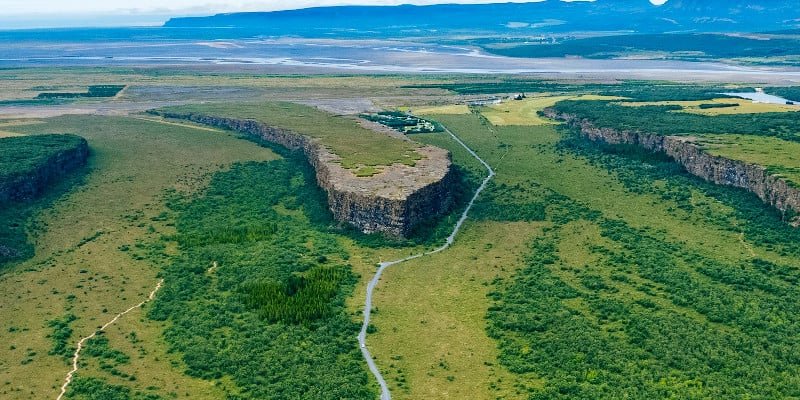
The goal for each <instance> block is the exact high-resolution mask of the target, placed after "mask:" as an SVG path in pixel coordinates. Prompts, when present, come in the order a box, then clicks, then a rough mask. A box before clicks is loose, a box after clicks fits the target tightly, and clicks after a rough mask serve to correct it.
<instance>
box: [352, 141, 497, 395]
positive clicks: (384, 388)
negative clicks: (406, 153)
mask: <svg viewBox="0 0 800 400" xmlns="http://www.w3.org/2000/svg"><path fill="white" fill-rule="evenodd" d="M442 127H443V128H444V131H445V132H447V134H448V135H450V136H451V137H452V138H453V140H455V141H456V142H457V143H458V144H460V145H461V146H463V147H464V148H465V149H466V150H467V151H468V152H469V154H471V155H472V156H473V157H475V159H476V160H478V161H480V163H481V164H483V166H484V167H486V170H487V171H488V175H487V176H486V178H485V179H484V180H483V182H481V185H480V186H478V190H476V191H475V194H474V195H473V196H472V199H470V201H469V204H467V208H465V209H464V212H463V213H461V218H459V220H458V222H456V225H455V226H454V227H453V232H451V233H450V236H448V237H447V240H446V241H445V243H444V244H443V245H442V246H441V247H439V248H437V249H435V250H431V251H429V252H426V253H419V254H415V255H413V256H409V257H406V258H402V259H400V260H394V261H385V262H382V263H380V264H378V266H379V268H378V271H377V272H375V276H374V277H373V278H372V280H371V281H369V283H368V284H367V297H366V302H365V304H364V323H363V324H362V325H361V332H359V334H358V344H359V347H361V354H363V355H364V359H365V360H366V361H367V365H369V370H370V371H372V375H374V376H375V379H377V380H378V383H379V384H380V385H381V400H391V398H392V395H391V393H390V392H389V386H388V385H387V384H386V380H384V379H383V376H381V372H380V371H379V370H378V366H377V365H375V361H374V360H373V359H372V355H371V354H370V352H369V349H367V327H368V326H369V318H370V314H371V313H372V292H373V291H374V290H375V287H376V286H378V281H379V280H380V279H381V274H383V271H385V270H386V268H389V267H391V266H392V265H395V264H400V263H403V262H406V261H409V260H413V259H415V258H420V257H424V256H427V255H431V254H435V253H438V252H440V251H443V250H445V249H447V248H448V247H450V245H451V244H453V241H454V240H455V237H456V234H457V233H458V231H459V230H460V229H461V225H462V224H463V223H464V221H465V220H466V219H467V215H468V214H469V210H470V209H471V208H472V205H473V204H474V203H475V199H477V198H478V195H480V194H481V192H482V191H483V189H485V188H486V184H487V183H489V180H491V179H492V177H494V170H493V169H492V167H491V166H489V164H487V163H486V161H483V159H481V158H480V157H478V154H476V153H475V152H474V151H473V150H472V149H470V148H469V146H467V145H466V144H465V143H464V142H462V141H461V139H459V138H458V137H457V136H456V135H454V134H453V132H451V131H450V130H449V129H447V128H446V127H444V126H442Z"/></svg>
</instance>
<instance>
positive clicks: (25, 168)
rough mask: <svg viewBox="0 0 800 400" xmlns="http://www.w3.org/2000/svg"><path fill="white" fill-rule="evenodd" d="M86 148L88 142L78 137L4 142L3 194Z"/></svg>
mask: <svg viewBox="0 0 800 400" xmlns="http://www.w3.org/2000/svg"><path fill="white" fill-rule="evenodd" d="M85 145H86V139H84V138H82V137H80V136H76V135H35V136H14V137H7V138H2V139H0V190H7V187H6V185H8V184H10V182H11V181H12V180H14V179H15V178H17V177H20V176H26V175H30V174H32V173H35V171H37V170H39V169H41V168H43V167H44V166H45V165H46V164H47V163H48V162H50V161H51V159H52V158H53V157H54V156H56V155H58V154H59V153H62V152H64V151H69V150H74V149H76V148H79V147H81V146H85Z"/></svg>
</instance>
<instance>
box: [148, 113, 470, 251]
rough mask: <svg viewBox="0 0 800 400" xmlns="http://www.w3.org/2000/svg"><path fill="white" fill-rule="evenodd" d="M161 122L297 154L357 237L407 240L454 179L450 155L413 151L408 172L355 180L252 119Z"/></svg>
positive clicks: (324, 153)
mask: <svg viewBox="0 0 800 400" xmlns="http://www.w3.org/2000/svg"><path fill="white" fill-rule="evenodd" d="M159 115H161V116H163V117H167V118H181V119H187V120H190V121H194V122H199V123H201V124H205V125H210V126H215V127H219V128H225V129H231V130H235V131H238V132H242V133H245V134H248V135H253V136H256V137H259V138H261V139H264V140H267V141H269V142H272V143H276V144H279V145H281V146H284V147H286V148H288V149H290V150H297V151H302V152H303V153H304V154H305V155H306V157H307V158H308V160H309V162H310V163H311V165H312V166H313V167H314V170H315V171H316V178H317V184H319V186H320V187H321V188H323V189H324V190H325V192H326V193H327V194H328V206H329V208H330V210H331V212H332V213H333V217H334V219H336V220H337V221H339V222H344V223H350V224H352V225H353V226H355V227H356V228H358V229H359V230H361V231H362V232H365V233H373V232H383V233H385V234H387V235H390V236H396V237H404V236H407V235H408V234H409V233H410V232H411V230H412V228H413V227H414V226H415V225H417V224H419V223H420V222H422V221H426V220H429V219H430V218H432V217H434V216H436V215H440V214H442V213H445V212H447V211H448V210H449V209H450V208H451V207H452V204H453V195H452V191H451V188H452V187H453V183H454V175H453V172H452V168H451V162H450V154H449V153H448V152H447V151H446V150H443V149H440V148H438V147H434V146H424V147H421V148H419V149H417V153H419V154H420V155H422V156H423V159H421V160H418V161H417V162H416V165H415V166H414V167H409V166H407V165H402V164H394V165H392V166H389V167H385V168H384V169H383V171H382V172H380V173H378V174H376V175H373V176H370V177H357V176H355V175H354V174H353V171H352V170H349V169H345V168H343V167H342V166H341V164H340V163H339V162H338V161H339V157H338V156H337V155H335V154H333V153H331V152H330V151H329V150H328V149H327V148H326V147H325V146H323V145H322V144H320V143H319V142H318V141H317V140H316V139H314V138H311V137H308V136H304V135H302V134H298V133H294V132H291V131H288V130H284V129H278V128H274V127H271V126H268V125H266V124H263V123H260V122H258V121H254V120H239V119H233V118H222V117H215V116H210V115H201V114H178V113H159Z"/></svg>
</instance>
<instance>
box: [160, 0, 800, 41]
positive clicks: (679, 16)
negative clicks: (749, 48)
mask: <svg viewBox="0 0 800 400" xmlns="http://www.w3.org/2000/svg"><path fill="white" fill-rule="evenodd" d="M621 15H624V16H625V18H620V16H621ZM792 16H794V18H793V17H792ZM797 16H798V11H797V7H796V2H794V1H790V0H774V1H767V0H752V1H743V0H735V1H723V0H713V1H702V2H701V1H689V0H671V1H669V2H668V3H666V4H664V5H662V6H655V5H653V4H651V3H650V2H649V1H647V0H622V1H620V0H597V1H594V2H561V1H554V0H549V1H544V2H535V3H503V4H474V5H454V4H444V5H431V6H413V5H401V6H341V7H316V8H307V9H300V10H288V11H276V12H252V13H230V14H217V15H214V16H208V17H182V18H172V19H170V20H169V21H167V22H166V23H165V24H164V26H165V27H169V28H187V27H191V28H197V27H229V28H243V29H245V28H246V29H255V30H257V31H258V32H260V33H261V34H264V35H287V34H290V35H302V36H320V35H329V34H336V35H343V36H353V37H360V36H378V37H380V36H389V37H393V36H422V35H432V34H433V35H448V34H458V33H467V34H469V35H476V36H479V35H481V34H487V33H490V34H491V33H506V34H508V33H513V34H522V35H533V34H540V33H545V32H546V33H554V32H562V33H563V32H587V31H626V32H636V33H664V32H698V31H701V32H757V31H769V30H783V29H792V28H797V22H796V19H795V18H796V17H797Z"/></svg>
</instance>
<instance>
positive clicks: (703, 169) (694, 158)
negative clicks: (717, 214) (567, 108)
mask: <svg viewBox="0 0 800 400" xmlns="http://www.w3.org/2000/svg"><path fill="white" fill-rule="evenodd" d="M544 113H545V115H546V116H548V117H550V118H554V119H558V120H561V121H565V122H567V123H568V124H570V125H571V126H573V127H578V128H580V131H581V134H582V135H583V136H585V137H586V138H588V139H589V140H592V141H596V142H603V143H608V144H630V145H636V146H641V147H643V148H645V149H647V150H650V151H653V152H661V153H664V154H667V155H668V156H670V157H672V158H673V159H675V161H676V162H678V163H679V164H681V165H682V166H683V167H684V168H686V170H687V171H689V172H690V173H691V174H693V175H696V176H699V177H701V178H703V179H705V180H707V181H709V182H713V183H716V184H720V185H728V186H735V187H740V188H744V189H747V190H749V191H750V192H753V193H755V194H756V195H757V196H758V197H759V198H760V199H761V200H762V201H764V202H765V203H766V204H769V205H771V206H773V207H775V208H777V209H778V210H780V211H782V212H788V211H800V191H798V190H797V189H796V188H794V187H792V186H791V185H790V184H789V182H787V181H786V180H784V179H782V178H781V177H779V176H775V175H772V174H770V173H769V172H768V171H767V169H766V168H765V167H763V166H761V165H755V164H748V163H745V162H743V161H737V160H731V159H729V158H725V157H720V156H714V155H711V154H708V153H707V152H705V151H703V149H702V147H700V146H699V145H697V144H696V143H694V140H695V139H694V138H691V137H683V136H661V135H656V134H648V133H641V132H638V131H627V130H626V131H618V130H615V129H610V128H598V127H596V126H594V125H593V124H592V123H591V122H589V121H587V120H585V119H581V118H579V117H577V116H575V115H569V114H559V113H556V112H555V111H554V110H552V109H547V110H545V112H544ZM792 223H793V224H794V225H797V224H798V221H797V220H795V221H793V222H792Z"/></svg>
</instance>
